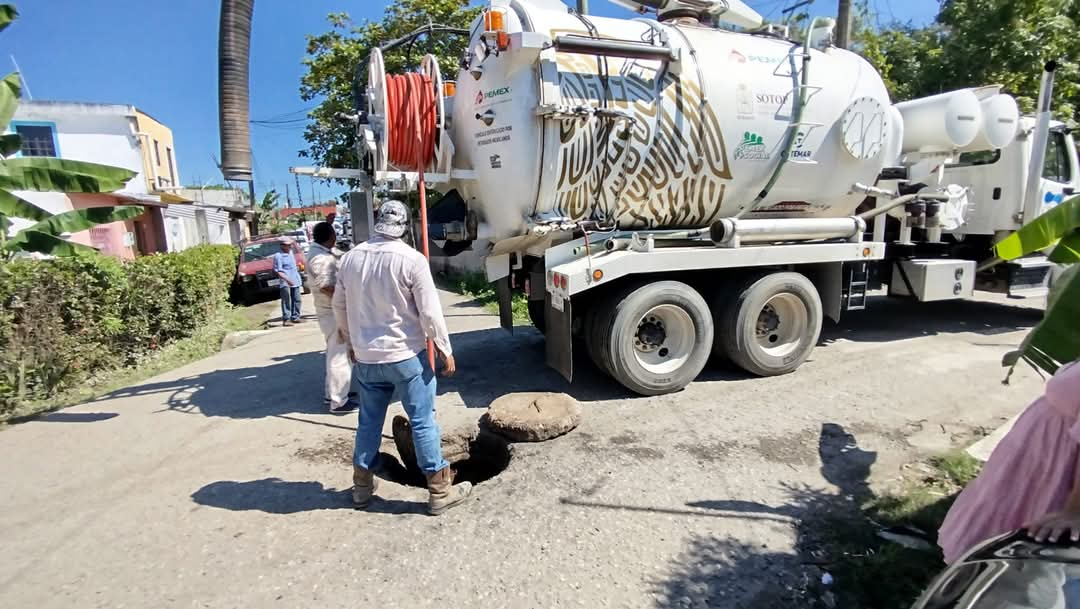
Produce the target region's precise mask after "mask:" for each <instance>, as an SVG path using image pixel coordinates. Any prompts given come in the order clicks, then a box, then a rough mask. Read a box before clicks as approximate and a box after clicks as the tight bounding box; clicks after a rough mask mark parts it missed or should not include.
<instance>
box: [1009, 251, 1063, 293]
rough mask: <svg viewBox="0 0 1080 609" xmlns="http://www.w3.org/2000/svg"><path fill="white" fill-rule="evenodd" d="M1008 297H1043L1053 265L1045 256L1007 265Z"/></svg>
mask: <svg viewBox="0 0 1080 609" xmlns="http://www.w3.org/2000/svg"><path fill="white" fill-rule="evenodd" d="M1007 268H1008V270H1009V296H1010V297H1012V298H1038V297H1041V296H1045V295H1046V293H1047V292H1048V288H1049V286H1050V277H1051V274H1052V272H1053V269H1054V263H1053V262H1050V261H1049V260H1047V259H1046V257H1045V256H1028V257H1026V258H1020V259H1018V260H1013V261H1012V262H1010V263H1008V267H1007Z"/></svg>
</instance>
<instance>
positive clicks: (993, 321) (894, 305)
mask: <svg viewBox="0 0 1080 609" xmlns="http://www.w3.org/2000/svg"><path fill="white" fill-rule="evenodd" d="M1016 302H1017V303H1026V305H1027V306H1024V305H1021V304H1008V303H1001V302H986V301H977V300H944V301H941V302H914V301H912V300H908V299H905V298H895V297H889V296H871V297H870V298H869V300H868V302H867V304H866V310H865V311H852V312H849V313H844V315H843V317H842V318H841V321H840V323H839V324H835V323H832V322H831V321H829V320H826V322H825V325H824V326H823V327H822V331H821V343H822V344H829V343H831V342H834V341H836V340H837V339H846V340H852V341H858V342H885V341H890V340H901V339H905V338H918V337H920V336H934V335H938V334H960V333H964V332H973V333H976V334H983V335H987V336H993V335H996V334H1004V333H1006V332H1014V331H1017V330H1029V329H1031V328H1033V327H1035V325H1036V324H1038V323H1039V321H1040V320H1042V316H1043V311H1042V309H1041V308H1034V307H1032V306H1031V304H1032V302H1033V301H1032V300H1026V301H1025V300H1019V301H1016ZM1034 302H1036V303H1037V302H1038V301H1037V300H1036V301H1034Z"/></svg>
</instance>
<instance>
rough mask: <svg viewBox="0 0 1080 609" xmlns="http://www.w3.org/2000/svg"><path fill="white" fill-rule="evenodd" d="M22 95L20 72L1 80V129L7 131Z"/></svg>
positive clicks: (0, 13)
mask: <svg viewBox="0 0 1080 609" xmlns="http://www.w3.org/2000/svg"><path fill="white" fill-rule="evenodd" d="M2 14H3V6H0V15H2ZM0 29H2V28H0ZM20 95H22V79H21V78H19V73H18V72H12V73H11V74H8V75H7V76H5V77H4V80H0V128H3V129H6V128H7V126H8V123H10V122H11V117H12V116H15V106H18V105H19V96H20Z"/></svg>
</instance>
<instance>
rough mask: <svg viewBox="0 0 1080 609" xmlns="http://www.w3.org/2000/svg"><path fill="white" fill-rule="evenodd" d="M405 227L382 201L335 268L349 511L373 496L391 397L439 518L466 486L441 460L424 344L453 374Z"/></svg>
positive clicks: (435, 297)
mask: <svg viewBox="0 0 1080 609" xmlns="http://www.w3.org/2000/svg"><path fill="white" fill-rule="evenodd" d="M408 226H409V214H408V211H407V210H406V209H405V206H404V205H403V204H402V203H400V202H398V201H386V202H385V203H383V204H382V206H381V207H380V208H379V214H378V219H377V221H376V223H375V233H376V234H375V236H374V237H373V238H372V239H370V240H369V241H367V242H366V243H363V244H361V245H358V246H356V247H355V248H353V249H352V250H350V251H349V253H347V254H345V256H344V257H343V258H342V259H341V265H340V267H339V268H338V275H337V289H336V290H335V291H334V299H333V303H334V314H335V315H336V316H337V326H338V330H339V331H340V332H341V333H342V338H343V339H344V340H346V341H347V342H348V343H349V344H348V348H349V352H350V353H351V354H352V356H353V358H354V360H355V361H356V374H357V378H358V380H359V381H360V421H359V424H358V425H357V428H356V448H355V450H354V451H353V493H352V494H353V504H354V505H355V506H357V507H366V506H367V505H368V503H369V502H370V501H371V498H372V496H373V495H374V493H375V490H376V481H375V477H374V476H373V475H372V473H371V472H372V468H373V467H374V466H375V462H376V459H377V458H378V455H379V446H380V444H381V443H382V431H383V424H384V422H385V419H386V409H387V407H388V406H389V405H390V400H391V399H392V396H393V394H394V390H395V389H397V391H398V395H399V396H400V397H401V404H402V406H404V407H405V412H406V413H407V414H408V415H409V423H410V424H411V426H412V434H413V444H414V445H415V447H416V461H417V465H419V466H420V470H421V471H423V472H424V475H425V476H426V477H427V485H428V492H429V493H430V497H429V500H428V511H429V512H430V513H431V514H433V515H438V514H441V513H443V512H444V511H446V510H448V509H449V508H451V507H454V506H455V505H458V504H460V503H461V502H463V501H464V500H465V499H466V498H467V497H468V496H469V493H471V492H472V485H471V484H469V483H468V482H463V483H461V484H458V485H456V486H455V485H453V472H452V471H451V470H450V464H449V463H447V462H446V459H444V458H443V456H442V439H441V435H440V432H439V424H438V422H436V420H435V372H434V371H433V370H432V369H431V366H430V364H429V363H428V354H427V341H428V339H431V340H432V341H433V342H434V344H435V350H436V352H437V353H438V354H439V357H440V358H441V359H442V361H443V363H444V366H445V367H444V369H443V375H444V376H452V375H453V374H454V372H455V371H456V369H457V368H456V365H455V362H454V356H453V353H452V351H451V348H450V337H449V333H448V332H447V330H446V320H445V319H443V314H442V305H441V304H440V303H439V294H438V292H437V291H436V289H435V282H434V280H433V279H432V277H431V269H430V267H429V266H428V263H427V260H426V259H425V258H424V256H423V254H421V253H420V252H418V251H416V250H415V249H413V248H412V247H410V246H409V245H407V244H405V243H403V242H402V241H401V237H402V236H403V235H404V234H405V232H406V230H407V229H408Z"/></svg>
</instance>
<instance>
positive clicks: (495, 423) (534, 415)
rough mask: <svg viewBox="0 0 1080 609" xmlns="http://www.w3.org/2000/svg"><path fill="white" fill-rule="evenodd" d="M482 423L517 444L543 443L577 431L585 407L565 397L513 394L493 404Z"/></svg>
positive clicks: (555, 394)
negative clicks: (582, 408) (573, 430)
mask: <svg viewBox="0 0 1080 609" xmlns="http://www.w3.org/2000/svg"><path fill="white" fill-rule="evenodd" d="M481 421H482V422H483V424H484V425H486V426H487V427H488V428H490V429H491V430H492V431H494V432H495V433H497V434H499V435H501V436H503V437H505V438H508V439H510V440H512V441H514V442H542V441H544V440H550V439H551V438H556V437H558V436H561V435H563V434H564V433H567V432H568V431H570V430H572V429H574V428H575V427H577V426H578V423H580V422H581V404H579V403H578V401H577V400H575V399H574V398H572V397H570V396H568V395H566V394H565V393H509V394H507V395H504V396H502V397H500V398H498V399H496V400H495V401H494V402H492V403H491V406H490V407H488V411H487V413H486V414H485V415H484V417H483V418H482V419H481Z"/></svg>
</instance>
